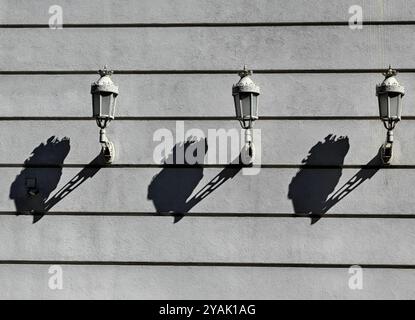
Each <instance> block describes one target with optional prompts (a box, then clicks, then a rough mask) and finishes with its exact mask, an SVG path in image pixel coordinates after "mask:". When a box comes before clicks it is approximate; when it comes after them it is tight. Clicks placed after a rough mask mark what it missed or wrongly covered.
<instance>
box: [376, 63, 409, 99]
mask: <svg viewBox="0 0 415 320" xmlns="http://www.w3.org/2000/svg"><path fill="white" fill-rule="evenodd" d="M382 74H383V75H384V76H385V80H383V82H382V83H381V84H379V85H377V86H376V95H379V94H383V93H389V92H390V93H399V94H401V95H402V96H403V95H404V94H405V88H404V87H403V86H401V85H400V84H399V82H398V80H397V79H396V75H397V74H398V72H397V71H396V70H394V69H392V68H391V67H390V66H389V69H388V70H387V71H386V72H383V73H382Z"/></svg>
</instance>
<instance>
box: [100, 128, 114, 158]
mask: <svg viewBox="0 0 415 320" xmlns="http://www.w3.org/2000/svg"><path fill="white" fill-rule="evenodd" d="M99 142H100V143H101V146H102V150H101V152H102V155H103V156H104V159H105V163H106V164H111V163H112V162H113V161H114V158H115V147H114V144H113V143H112V142H111V141H109V140H108V137H107V133H106V131H105V129H101V130H100V131H99Z"/></svg>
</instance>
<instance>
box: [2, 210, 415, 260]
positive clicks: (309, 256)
mask: <svg viewBox="0 0 415 320" xmlns="http://www.w3.org/2000/svg"><path fill="white" fill-rule="evenodd" d="M0 219H1V225H0V230H1V232H0V238H1V240H2V241H3V243H8V245H7V246H4V247H3V248H2V250H1V252H0V259H1V260H56V261H59V260H64V261H67V260H73V261H78V260H81V261H84V260H86V261H154V262H163V261H164V262H173V261H174V262H200V261H203V262H215V263H216V262H217V263H221V262H234V263H238V262H241V263H244V262H245V263H316V264H319V263H323V264H350V265H351V264H388V265H394V264H396V265H406V264H410V265H413V264H414V262H415V259H414V258H413V255H412V254H411V253H412V252H413V250H414V240H415V239H414V235H413V227H414V223H415V222H414V221H413V220H393V219H389V220H382V219H380V220H372V219H371V220H361V219H345V220H343V221H339V220H337V219H322V220H320V221H319V222H318V223H317V224H315V225H313V226H310V224H309V222H308V221H307V220H305V219H272V218H270V219H259V220H258V219H253V218H252V219H238V218H229V219H221V220H220V223H218V220H217V219H215V218H193V219H183V220H181V221H180V222H178V223H176V224H173V223H172V222H171V220H170V218H168V217H158V218H155V217H148V218H145V217H57V216H51V217H44V218H43V219H42V220H41V221H38V222H37V223H36V224H32V220H31V218H30V217H26V216H24V217H1V218H0ZM10 239H13V241H10ZM45 241H47V242H48V245H45Z"/></svg>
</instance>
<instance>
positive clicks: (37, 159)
mask: <svg viewBox="0 0 415 320" xmlns="http://www.w3.org/2000/svg"><path fill="white" fill-rule="evenodd" d="M69 150H70V143H69V139H68V138H66V137H65V138H63V139H61V140H59V139H58V138H56V137H54V136H53V137H50V138H49V139H48V140H47V142H46V144H44V143H42V144H40V145H39V146H38V147H36V148H35V149H34V150H33V151H32V154H31V156H30V157H29V158H28V159H27V160H26V161H25V162H24V166H25V168H24V169H23V170H22V171H21V172H20V173H19V175H17V176H16V179H15V180H14V181H13V183H12V185H11V187H10V194H9V197H10V199H12V200H14V203H15V206H16V212H17V215H19V214H31V215H33V223H36V222H37V221H39V220H40V219H41V218H42V217H43V216H44V215H45V213H47V212H48V211H49V210H50V209H51V208H52V207H53V206H55V205H56V204H57V203H58V202H59V201H61V200H62V199H63V198H65V197H66V196H67V195H68V194H69V193H71V192H72V191H73V190H75V189H76V188H77V187H79V186H80V185H81V184H82V183H83V182H84V181H85V180H86V179H87V178H92V177H93V176H94V175H95V174H96V173H97V172H98V171H99V169H100V166H101V165H102V164H103V163H104V162H103V156H102V154H100V155H98V156H97V157H96V158H95V159H94V160H93V161H92V162H91V163H89V164H88V165H87V166H86V167H85V168H84V169H82V170H81V171H80V172H79V173H78V174H77V175H76V176H75V177H74V178H73V179H71V181H70V182H68V183H67V184H66V185H65V186H64V187H63V188H62V189H60V190H59V191H58V192H56V193H55V194H54V195H53V196H52V197H50V195H51V193H52V192H53V191H54V190H55V189H56V188H57V186H58V184H59V181H60V179H61V176H62V165H63V162H64V160H65V158H66V157H67V155H68V153H69ZM48 166H49V167H48Z"/></svg>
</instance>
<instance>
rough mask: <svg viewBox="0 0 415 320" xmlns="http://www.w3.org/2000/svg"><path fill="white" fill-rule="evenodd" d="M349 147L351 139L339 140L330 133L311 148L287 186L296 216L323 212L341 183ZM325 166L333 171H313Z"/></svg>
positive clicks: (324, 169) (326, 169) (341, 138)
mask: <svg viewBox="0 0 415 320" xmlns="http://www.w3.org/2000/svg"><path fill="white" fill-rule="evenodd" d="M349 148H350V145H349V138H348V137H339V138H337V137H336V136H335V135H333V134H330V135H328V136H327V137H325V139H324V141H323V142H321V141H319V142H318V143H317V144H315V145H314V146H313V147H312V148H311V149H310V151H309V153H308V156H307V158H305V159H303V160H302V167H301V168H300V170H299V171H298V172H297V174H296V175H295V176H294V178H292V180H291V183H290V185H289V187H288V199H291V201H292V204H293V207H294V212H295V213H296V214H301V215H311V216H312V217H314V216H318V215H321V214H322V213H323V211H324V209H325V207H326V201H327V199H328V197H329V195H330V194H331V193H332V192H333V191H334V189H335V187H336V185H337V184H338V182H339V180H340V177H341V175H342V166H343V163H344V158H345V156H346V154H347V152H348V151H349ZM324 165H326V166H330V168H313V166H320V167H321V166H323V167H324Z"/></svg>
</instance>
